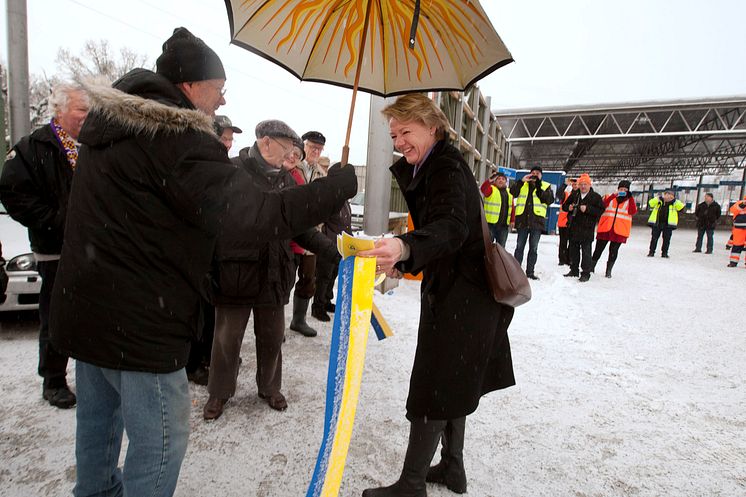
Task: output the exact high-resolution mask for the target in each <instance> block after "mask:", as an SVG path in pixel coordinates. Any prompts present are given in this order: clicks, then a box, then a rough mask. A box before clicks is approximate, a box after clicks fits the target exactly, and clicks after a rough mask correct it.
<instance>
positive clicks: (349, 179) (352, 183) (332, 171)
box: [326, 162, 357, 198]
mask: <svg viewBox="0 0 746 497" xmlns="http://www.w3.org/2000/svg"><path fill="white" fill-rule="evenodd" d="M326 176H327V178H330V179H333V180H334V182H335V184H337V185H339V186H340V188H342V193H343V194H344V196H345V198H352V197H354V196H355V194H356V193H357V176H355V168H354V167H353V166H352V164H346V165H345V166H344V167H343V166H342V164H341V163H340V162H335V163H334V165H333V166H332V167H330V168H329V171H328V172H327V173H326Z"/></svg>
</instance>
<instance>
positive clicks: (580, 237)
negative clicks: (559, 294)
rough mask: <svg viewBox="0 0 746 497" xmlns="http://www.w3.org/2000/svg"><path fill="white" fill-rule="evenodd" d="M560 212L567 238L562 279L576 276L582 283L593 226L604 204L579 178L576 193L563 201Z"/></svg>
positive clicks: (588, 272) (589, 264)
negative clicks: (565, 269)
mask: <svg viewBox="0 0 746 497" xmlns="http://www.w3.org/2000/svg"><path fill="white" fill-rule="evenodd" d="M562 210H563V211H565V212H567V213H568V222H567V224H568V230H569V238H570V272H568V273H567V274H566V275H565V276H566V277H573V278H577V277H578V276H579V277H580V281H581V282H582V283H585V282H586V281H588V280H590V279H591V269H592V266H593V261H592V258H591V246H592V245H593V235H594V233H595V231H596V223H597V222H598V219H599V218H600V217H601V214H602V213H603V212H604V201H603V199H602V198H601V195H599V194H598V193H596V192H594V191H593V188H591V177H590V176H588V175H587V174H581V175H580V177H579V178H578V189H577V190H575V191H574V192H572V193H571V194H570V196H569V197H567V200H565V202H564V203H563V204H562Z"/></svg>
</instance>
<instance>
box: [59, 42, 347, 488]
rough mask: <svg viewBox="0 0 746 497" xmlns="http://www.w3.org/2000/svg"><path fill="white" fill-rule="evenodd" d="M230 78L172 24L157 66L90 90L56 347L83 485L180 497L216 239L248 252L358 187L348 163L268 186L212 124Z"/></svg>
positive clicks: (321, 215) (320, 215) (298, 227)
mask: <svg viewBox="0 0 746 497" xmlns="http://www.w3.org/2000/svg"><path fill="white" fill-rule="evenodd" d="M224 84H225V72H224V71H223V66H222V64H221V63H220V59H219V58H218V57H217V55H215V52H213V51H212V50H210V48H209V47H207V46H206V45H205V44H204V43H203V42H202V41H201V40H200V39H199V38H196V37H194V36H193V35H192V34H191V33H189V31H187V30H186V29H184V28H178V29H176V30H175V31H174V35H173V36H172V37H171V38H169V40H168V41H167V42H166V43H164V45H163V54H162V55H161V56H160V57H159V58H158V62H157V71H156V72H155V73H154V72H152V71H149V70H146V69H134V70H132V71H130V72H129V73H127V74H126V75H124V76H123V77H122V78H120V79H119V80H118V81H116V82H115V83H114V85H113V86H114V87H113V88H110V87H100V86H93V87H89V88H88V94H89V99H90V103H91V111H90V113H89V115H88V118H87V119H86V121H85V124H84V126H83V128H82V130H81V131H80V135H79V141H80V142H81V144H82V147H81V151H80V156H79V158H78V167H77V172H76V173H75V174H76V176H75V181H74V182H73V184H72V189H71V192H70V202H69V206H68V216H67V220H68V222H67V225H66V230H65V243H64V245H63V247H62V256H61V259H60V264H59V270H58V273H57V277H56V281H55V286H54V290H53V294H52V308H51V323H50V331H51V335H52V342H53V345H54V346H55V347H56V348H57V349H58V350H59V351H60V352H61V353H65V354H68V355H69V356H71V357H73V358H74V359H76V360H77V363H76V367H75V377H76V387H77V393H78V408H77V413H76V414H77V428H76V441H75V443H76V448H75V454H76V462H77V464H76V469H77V471H76V480H77V481H76V484H75V488H74V490H73V493H74V494H75V495H78V496H83V495H132V496H141V495H152V496H155V495H157V496H159V497H167V496H171V495H173V493H174V490H175V488H176V483H177V481H178V477H179V471H180V468H181V462H182V460H183V458H184V454H185V453H186V448H187V439H188V435H189V411H190V406H191V402H190V400H189V386H188V383H187V376H186V373H185V371H184V366H185V364H186V362H187V357H188V355H189V344H190V342H191V340H192V338H193V337H195V336H197V335H198V326H199V323H200V301H201V299H203V298H205V297H207V295H208V293H209V290H210V288H211V287H212V282H211V281H210V279H209V278H208V276H207V275H208V272H209V270H210V266H211V261H212V257H213V253H214V251H215V246H216V242H217V240H220V242H221V243H224V244H225V245H227V246H231V247H233V248H234V249H235V250H236V253H237V255H242V254H243V255H245V254H247V253H252V251H254V250H255V246H256V244H262V243H266V242H267V241H270V240H284V239H288V238H292V237H294V236H296V235H298V234H299V233H302V232H304V231H306V230H308V229H309V228H311V227H313V226H315V225H317V224H319V223H321V222H323V221H324V219H327V218H328V217H329V216H330V215H331V214H333V213H335V212H338V211H339V209H340V208H341V207H342V205H343V203H344V201H345V199H347V198H350V197H352V196H353V195H354V194H355V192H356V190H357V180H356V178H355V172H354V170H353V169H354V168H352V167H349V166H345V167H343V168H341V167H332V168H331V169H330V170H329V175H328V176H327V178H324V179H321V180H319V181H315V182H314V183H313V184H311V185H307V186H303V187H298V188H290V189H287V190H283V191H272V192H265V191H260V190H259V189H258V188H257V186H256V185H255V184H254V182H253V181H252V179H251V177H250V176H249V175H248V174H247V173H246V171H244V170H243V169H240V168H236V167H235V166H233V164H231V162H230V161H229V159H228V155H227V154H226V152H225V147H224V146H223V145H222V144H221V143H220V142H219V141H218V138H217V136H216V135H215V131H214V129H213V119H212V115H213V114H214V112H215V110H216V109H217V108H218V107H220V105H222V104H224V103H225V100H224V99H223V85H224ZM125 429H126V430H127V438H128V440H129V445H128V448H127V457H126V458H125V463H124V468H123V470H120V469H119V468H117V463H118V460H119V452H120V450H121V444H122V438H123V432H124V430H125Z"/></svg>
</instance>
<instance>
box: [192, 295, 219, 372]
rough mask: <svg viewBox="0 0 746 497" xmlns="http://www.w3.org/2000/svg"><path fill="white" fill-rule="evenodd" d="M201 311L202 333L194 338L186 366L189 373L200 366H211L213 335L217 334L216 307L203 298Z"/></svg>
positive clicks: (200, 327)
mask: <svg viewBox="0 0 746 497" xmlns="http://www.w3.org/2000/svg"><path fill="white" fill-rule="evenodd" d="M200 311H201V314H202V316H201V322H200V326H199V330H200V334H199V336H198V337H197V338H195V339H194V340H192V347H191V348H190V349H189V359H188V360H187V364H186V367H185V369H186V372H187V373H193V372H195V371H196V370H197V369H198V368H199V367H200V366H202V367H209V366H210V356H211V355H212V337H213V336H214V335H215V307H213V305H212V304H210V303H209V302H208V301H207V300H203V301H202V304H201V309H200Z"/></svg>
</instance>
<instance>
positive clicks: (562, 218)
mask: <svg viewBox="0 0 746 497" xmlns="http://www.w3.org/2000/svg"><path fill="white" fill-rule="evenodd" d="M569 196H570V192H565V198H563V199H562V203H563V204H564V203H565V200H567V197H569ZM568 214H569V212H565V211H563V210H562V209H560V211H559V216H558V217H557V227H558V228H567V215H568Z"/></svg>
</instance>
